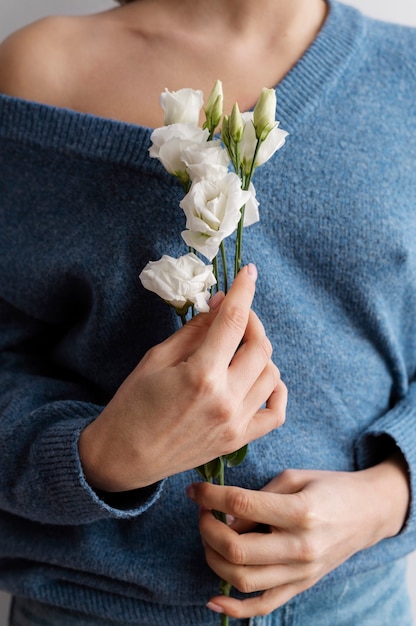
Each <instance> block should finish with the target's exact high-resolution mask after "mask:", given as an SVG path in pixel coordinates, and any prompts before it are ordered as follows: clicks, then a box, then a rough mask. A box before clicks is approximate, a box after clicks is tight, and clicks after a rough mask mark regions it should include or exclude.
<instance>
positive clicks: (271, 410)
mask: <svg viewBox="0 0 416 626" xmlns="http://www.w3.org/2000/svg"><path fill="white" fill-rule="evenodd" d="M265 398H268V399H267V404H266V408H265V409H259V410H256V409H258V407H259V406H261V405H262V404H264V399H265ZM286 405H287V388H286V385H285V384H284V383H283V382H282V380H280V375H279V370H278V369H277V367H276V366H275V365H274V364H273V363H272V362H271V361H270V362H269V363H268V365H267V366H266V368H265V369H264V370H263V372H262V374H261V376H260V377H259V378H258V379H257V381H256V383H255V384H254V385H253V387H252V388H251V389H250V391H249V393H248V394H247V396H246V398H245V400H244V403H243V408H242V411H241V413H242V415H248V416H250V420H249V422H248V424H247V430H246V439H247V441H248V442H250V441H254V440H255V439H259V438H260V437H263V436H264V435H266V434H267V433H269V432H271V431H272V430H274V429H276V428H279V427H280V426H282V424H283V423H284V421H285V418H286Z"/></svg>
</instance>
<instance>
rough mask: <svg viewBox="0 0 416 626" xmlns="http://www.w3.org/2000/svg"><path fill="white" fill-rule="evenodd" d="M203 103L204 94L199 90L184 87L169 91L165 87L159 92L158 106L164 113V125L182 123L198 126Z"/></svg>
mask: <svg viewBox="0 0 416 626" xmlns="http://www.w3.org/2000/svg"><path fill="white" fill-rule="evenodd" d="M203 105H204V95H203V93H202V91H200V90H195V89H188V88H186V89H179V91H169V90H168V89H165V91H164V93H161V94H160V106H161V107H162V109H163V111H164V114H165V119H164V123H165V124H166V125H168V124H179V123H184V124H193V125H194V126H198V124H199V115H200V112H201V109H202V107H203Z"/></svg>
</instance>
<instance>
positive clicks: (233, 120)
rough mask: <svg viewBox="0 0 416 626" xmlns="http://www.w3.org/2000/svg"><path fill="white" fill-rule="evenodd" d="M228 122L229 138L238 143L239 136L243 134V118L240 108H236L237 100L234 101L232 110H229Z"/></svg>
mask: <svg viewBox="0 0 416 626" xmlns="http://www.w3.org/2000/svg"><path fill="white" fill-rule="evenodd" d="M229 124H230V129H229V133H230V137H231V140H232V141H233V142H234V143H239V142H240V141H241V137H242V136H243V130H244V122H243V118H242V117H241V113H240V109H239V108H238V104H237V102H236V103H235V105H234V106H233V110H232V111H231V115H230V120H229Z"/></svg>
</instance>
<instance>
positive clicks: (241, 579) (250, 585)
mask: <svg viewBox="0 0 416 626" xmlns="http://www.w3.org/2000/svg"><path fill="white" fill-rule="evenodd" d="M234 587H235V588H236V589H238V591H240V592H241V593H253V592H255V591H257V587H256V584H255V581H254V580H252V579H250V577H249V576H248V575H247V572H246V570H244V569H242V570H240V571H239V572H238V574H236V576H235V580H234Z"/></svg>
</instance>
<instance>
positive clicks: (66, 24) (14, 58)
mask: <svg viewBox="0 0 416 626" xmlns="http://www.w3.org/2000/svg"><path fill="white" fill-rule="evenodd" d="M83 31H84V20H83V18H80V17H72V16H71V17H67V16H56V17H55V16H53V17H47V18H43V19H41V20H38V21H36V22H34V23H33V24H30V25H29V26H26V27H24V28H22V29H20V30H18V31H16V32H15V33H14V34H12V35H10V36H9V37H8V38H7V39H5V40H4V41H3V42H2V43H1V44H0V92H1V93H5V94H8V95H11V96H16V97H20V98H25V99H28V100H37V101H40V102H45V103H52V104H57V105H59V104H60V100H65V98H66V97H67V94H66V92H67V90H68V89H69V88H70V85H71V63H70V59H71V51H72V58H74V56H76V54H75V53H76V50H78V49H79V47H80V44H82V39H83Z"/></svg>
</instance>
